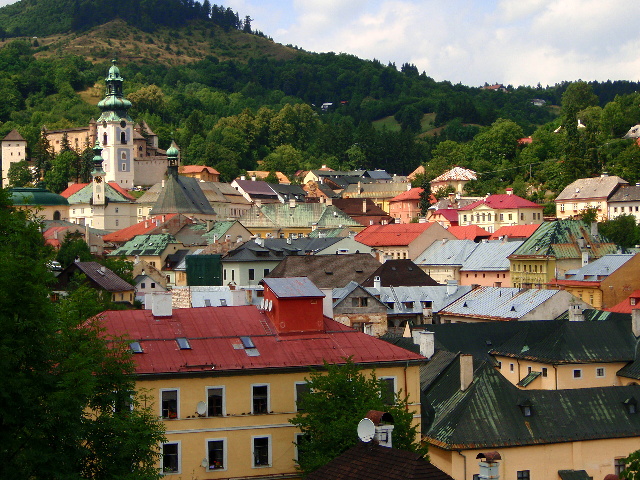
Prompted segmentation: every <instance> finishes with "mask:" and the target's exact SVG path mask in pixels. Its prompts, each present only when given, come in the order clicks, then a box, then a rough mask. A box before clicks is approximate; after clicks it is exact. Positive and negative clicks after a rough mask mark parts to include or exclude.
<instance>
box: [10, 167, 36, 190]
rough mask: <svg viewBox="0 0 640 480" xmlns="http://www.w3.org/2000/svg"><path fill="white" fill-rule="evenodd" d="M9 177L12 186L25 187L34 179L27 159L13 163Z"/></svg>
mask: <svg viewBox="0 0 640 480" xmlns="http://www.w3.org/2000/svg"><path fill="white" fill-rule="evenodd" d="M7 177H8V179H9V185H10V186H11V187H25V186H27V185H29V184H30V183H31V182H32V181H33V176H32V175H31V170H30V169H29V164H28V163H27V162H26V160H22V161H20V162H14V163H12V164H11V165H10V166H9V172H8V173H7Z"/></svg>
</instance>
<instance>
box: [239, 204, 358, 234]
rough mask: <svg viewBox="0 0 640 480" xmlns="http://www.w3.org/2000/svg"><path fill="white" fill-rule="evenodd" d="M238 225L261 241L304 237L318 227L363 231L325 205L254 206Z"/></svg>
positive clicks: (330, 206)
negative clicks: (262, 239) (261, 239)
mask: <svg viewBox="0 0 640 480" xmlns="http://www.w3.org/2000/svg"><path fill="white" fill-rule="evenodd" d="M240 223H242V225H244V226H245V227H246V228H247V229H248V230H249V231H250V232H251V233H252V234H253V235H256V236H258V237H261V238H287V237H292V238H297V237H305V236H308V235H309V234H310V233H311V232H312V231H313V230H315V229H317V228H318V229H329V228H344V227H349V228H350V229H352V230H353V231H355V232H360V231H361V230H363V229H364V226H363V225H360V224H359V223H358V222H356V221H355V220H353V219H352V218H351V217H349V216H348V215H347V214H345V213H344V212H343V211H342V210H339V209H338V208H336V207H334V206H333V205H327V204H325V203H293V202H292V203H290V204H282V203H269V204H263V205H253V206H252V207H251V208H250V209H249V210H248V211H247V212H245V213H244V214H243V215H242V217H240Z"/></svg>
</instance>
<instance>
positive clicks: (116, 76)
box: [98, 60, 131, 122]
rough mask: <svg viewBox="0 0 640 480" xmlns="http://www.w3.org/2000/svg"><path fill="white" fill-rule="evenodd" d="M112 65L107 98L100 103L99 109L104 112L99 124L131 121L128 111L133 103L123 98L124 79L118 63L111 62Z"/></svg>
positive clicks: (107, 86)
mask: <svg viewBox="0 0 640 480" xmlns="http://www.w3.org/2000/svg"><path fill="white" fill-rule="evenodd" d="M111 63H112V65H111V68H110V69H109V72H108V73H107V78H105V79H104V81H105V83H106V92H105V97H104V98H103V99H102V100H101V101H100V102H99V103H98V108H100V110H102V115H100V118H99V119H98V122H113V121H120V120H127V121H129V122H130V121H131V117H129V113H128V110H129V108H131V102H130V101H129V100H127V99H126V98H124V97H123V96H122V84H123V82H124V79H123V78H122V76H121V75H120V69H119V68H118V67H117V66H116V61H115V60H112V61H111Z"/></svg>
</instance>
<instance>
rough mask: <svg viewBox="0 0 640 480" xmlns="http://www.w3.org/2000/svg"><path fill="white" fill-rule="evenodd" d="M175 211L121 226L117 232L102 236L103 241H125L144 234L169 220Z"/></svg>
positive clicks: (174, 214) (175, 214)
mask: <svg viewBox="0 0 640 480" xmlns="http://www.w3.org/2000/svg"><path fill="white" fill-rule="evenodd" d="M177 215H178V214H177V213H169V214H167V215H156V216H155V217H151V218H148V219H147V220H143V221H142V222H138V223H136V224H135V225H131V226H130V227H126V228H123V229H121V230H118V231H117V232H112V233H109V234H108V235H105V236H104V237H102V240H104V241H105V242H126V241H129V240H131V239H132V238H133V237H135V236H136V235H145V234H147V233H150V232H152V231H153V230H155V229H157V228H159V227H160V226H162V225H163V224H164V223H165V222H167V221H168V220H171V219H172V218H174V217H175V216H177Z"/></svg>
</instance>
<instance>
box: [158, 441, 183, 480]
mask: <svg viewBox="0 0 640 480" xmlns="http://www.w3.org/2000/svg"><path fill="white" fill-rule="evenodd" d="M162 473H180V443H179V442H175V443H163V444H162Z"/></svg>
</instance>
